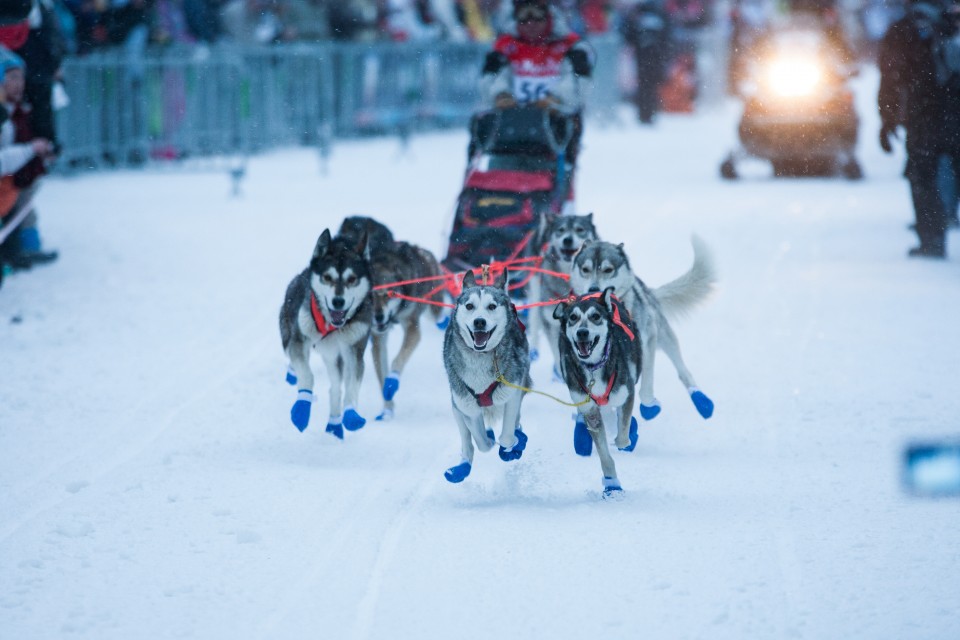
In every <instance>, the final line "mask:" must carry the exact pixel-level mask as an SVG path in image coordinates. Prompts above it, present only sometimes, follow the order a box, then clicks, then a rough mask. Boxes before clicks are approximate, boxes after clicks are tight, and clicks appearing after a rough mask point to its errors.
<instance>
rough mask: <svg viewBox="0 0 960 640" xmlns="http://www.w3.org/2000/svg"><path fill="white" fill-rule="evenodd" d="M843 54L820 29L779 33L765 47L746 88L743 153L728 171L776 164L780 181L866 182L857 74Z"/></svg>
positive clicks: (729, 161)
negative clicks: (853, 83)
mask: <svg viewBox="0 0 960 640" xmlns="http://www.w3.org/2000/svg"><path fill="white" fill-rule="evenodd" d="M843 57H845V56H843V55H842V54H841V51H840V50H839V48H838V47H837V46H836V44H835V43H831V42H830V39H829V38H828V36H827V34H826V33H825V32H824V31H823V30H822V29H818V28H816V27H811V26H809V25H803V24H797V25H792V26H786V27H780V28H779V29H774V30H772V31H771V32H770V33H769V34H768V35H767V36H765V37H764V38H763V39H762V41H761V43H759V45H758V51H757V53H756V54H755V55H754V56H753V62H752V69H751V71H750V73H749V74H748V78H747V79H746V80H745V83H744V86H743V87H741V88H740V95H743V96H744V97H745V104H744V109H743V115H742V117H741V119H740V124H739V129H738V133H739V138H740V146H739V147H738V148H737V149H735V150H733V151H732V152H731V153H730V154H729V155H728V156H727V158H726V159H725V160H724V161H723V163H722V164H721V165H720V175H721V177H723V178H725V179H728V180H733V179H736V178H738V177H739V176H738V173H737V163H738V162H740V161H742V160H744V159H747V158H759V159H763V160H769V161H770V163H771V164H772V165H773V173H774V175H775V176H802V175H815V176H834V175H837V174H840V175H842V176H843V177H845V178H847V179H850V180H858V179H860V178H862V177H863V172H862V170H861V168H860V163H859V162H857V159H856V157H855V156H854V148H855V146H856V143H857V131H858V128H859V119H858V117H857V113H856V110H855V109H854V104H853V93H852V92H851V91H850V88H849V86H848V81H849V78H850V77H851V76H852V75H854V72H852V71H851V70H849V69H848V68H846V67H845V63H844V62H843V59H842V58H843Z"/></svg>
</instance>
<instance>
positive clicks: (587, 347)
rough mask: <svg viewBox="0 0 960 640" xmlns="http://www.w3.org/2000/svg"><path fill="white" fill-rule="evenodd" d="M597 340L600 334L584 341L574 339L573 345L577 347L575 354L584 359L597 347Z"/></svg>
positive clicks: (598, 340)
mask: <svg viewBox="0 0 960 640" xmlns="http://www.w3.org/2000/svg"><path fill="white" fill-rule="evenodd" d="M598 342H600V336H597V337H595V338H594V339H593V340H587V341H585V342H581V341H580V340H576V341H575V342H574V343H573V346H574V347H576V349H577V355H578V356H580V358H581V359H586V358H589V357H590V354H591V353H593V350H594V349H595V348H596V347H597V343H598Z"/></svg>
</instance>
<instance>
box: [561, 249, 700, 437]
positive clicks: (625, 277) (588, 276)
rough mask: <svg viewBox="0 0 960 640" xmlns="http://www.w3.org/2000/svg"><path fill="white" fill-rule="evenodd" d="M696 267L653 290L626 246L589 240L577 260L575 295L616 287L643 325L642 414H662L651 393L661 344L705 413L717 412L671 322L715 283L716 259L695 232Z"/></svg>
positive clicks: (573, 277)
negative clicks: (638, 273) (688, 363)
mask: <svg viewBox="0 0 960 640" xmlns="http://www.w3.org/2000/svg"><path fill="white" fill-rule="evenodd" d="M691 243H692V244H693V256H694V257H693V266H692V267H691V268H690V270H689V271H687V272H686V273H685V274H683V275H682V276H680V277H679V278H677V279H675V280H673V281H671V282H668V283H667V284H665V285H662V286H660V287H657V288H656V289H650V288H649V287H647V285H645V284H644V283H643V281H642V280H640V278H638V277H637V276H636V275H634V273H633V271H632V270H631V269H630V261H629V260H628V259H627V255H626V253H624V251H623V245H622V244H619V245H615V244H610V243H609V242H602V241H597V242H591V243H588V244H586V245H584V247H583V249H581V250H580V253H578V254H577V257H576V258H575V259H574V262H573V271H572V273H571V274H570V284H571V286H572V287H573V292H574V293H575V294H577V295H583V294H587V293H594V292H600V291H605V290H606V289H607V288H609V287H613V290H614V292H615V294H616V296H617V297H618V298H619V299H620V300H621V301H622V302H623V304H624V305H625V306H626V308H627V310H628V311H629V312H630V315H631V316H632V317H633V320H634V322H636V324H637V328H638V329H639V330H640V344H641V347H642V354H643V366H642V370H643V375H642V376H641V377H640V415H641V416H642V417H643V419H644V420H652V419H653V418H655V417H656V416H657V414H659V413H660V403H659V402H658V401H657V399H656V397H655V396H654V394H653V363H654V356H655V354H656V351H657V348H658V347H659V348H660V349H663V351H664V352H665V353H666V354H667V357H669V358H670V360H671V362H673V366H674V367H676V369H677V373H678V374H679V376H680V381H681V382H682V383H683V385H684V386H685V387H686V388H687V392H688V393H689V394H690V399H691V400H692V401H693V404H694V406H695V407H696V409H697V412H699V413H700V415H701V416H702V417H703V418H709V417H710V416H711V415H713V401H712V400H710V398H708V397H707V396H706V394H704V393H703V392H702V391H700V389H699V387H697V383H696V382H695V381H694V379H693V375H692V374H691V373H690V370H689V369H687V366H686V364H684V362H683V357H682V356H681V355H680V343H679V341H678V340H677V336H676V334H675V333H674V332H673V329H672V328H671V326H670V323H669V322H668V320H667V318H668V317H677V316H680V315H682V314H684V313H685V312H688V311H690V310H691V309H692V308H693V307H694V306H696V305H697V304H698V303H700V302H702V301H703V300H704V299H706V298H707V296H708V295H709V294H710V292H711V290H712V289H713V285H714V283H715V282H716V274H715V272H714V267H713V260H712V259H711V257H710V253H709V251H708V250H707V247H706V245H705V244H704V243H703V241H702V240H700V238H698V237H697V236H693V237H692V238H691Z"/></svg>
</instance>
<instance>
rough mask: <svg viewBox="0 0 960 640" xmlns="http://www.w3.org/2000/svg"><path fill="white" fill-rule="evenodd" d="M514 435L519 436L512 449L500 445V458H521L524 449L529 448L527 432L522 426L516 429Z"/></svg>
mask: <svg viewBox="0 0 960 640" xmlns="http://www.w3.org/2000/svg"><path fill="white" fill-rule="evenodd" d="M513 435H515V436H517V444H515V445H513V447H511V448H510V451H507V450H506V449H504V448H503V447H502V446H501V447H500V459H501V460H503V461H504V462H510V461H512V460H519V459H520V456H522V455H523V450H524V449H526V448H527V434H525V433H524V432H523V431H521V430H520V427H517V428H516V429H515V430H514V432H513Z"/></svg>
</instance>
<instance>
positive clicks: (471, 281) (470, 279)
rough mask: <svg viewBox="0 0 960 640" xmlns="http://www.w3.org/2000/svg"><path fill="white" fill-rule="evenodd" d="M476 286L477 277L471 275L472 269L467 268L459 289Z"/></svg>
mask: <svg viewBox="0 0 960 640" xmlns="http://www.w3.org/2000/svg"><path fill="white" fill-rule="evenodd" d="M475 286H477V278H476V276H474V275H473V269H468V270H467V272H466V273H465V274H463V283H461V285H460V288H461V289H469V288H470V287H475Z"/></svg>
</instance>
